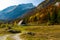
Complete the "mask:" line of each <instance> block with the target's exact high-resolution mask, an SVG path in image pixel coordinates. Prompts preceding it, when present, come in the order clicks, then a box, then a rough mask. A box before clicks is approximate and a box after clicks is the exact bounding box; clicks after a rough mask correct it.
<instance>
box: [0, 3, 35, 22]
mask: <svg viewBox="0 0 60 40" xmlns="http://www.w3.org/2000/svg"><path fill="white" fill-rule="evenodd" d="M34 7H35V6H34V5H33V4H32V3H28V4H21V5H17V6H11V7H8V8H6V9H4V10H3V11H2V12H1V13H0V14H1V16H0V20H7V21H10V20H15V19H17V18H18V17H21V16H22V15H23V14H25V13H26V12H29V11H30V10H31V9H32V8H34Z"/></svg>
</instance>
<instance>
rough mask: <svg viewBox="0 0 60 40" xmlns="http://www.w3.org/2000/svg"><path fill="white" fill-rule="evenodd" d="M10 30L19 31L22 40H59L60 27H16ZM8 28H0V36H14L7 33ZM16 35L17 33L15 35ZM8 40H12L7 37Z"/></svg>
mask: <svg viewBox="0 0 60 40" xmlns="http://www.w3.org/2000/svg"><path fill="white" fill-rule="evenodd" d="M11 29H12V30H16V31H21V35H19V37H20V38H21V39H23V40H60V25H51V26H17V25H14V26H12V27H11ZM7 30H9V28H8V27H3V28H2V27H1V28H0V36H2V34H3V35H6V34H14V35H15V33H11V32H8V31H7ZM17 34H18V33H17ZM7 38H8V40H12V39H11V36H10V37H7Z"/></svg>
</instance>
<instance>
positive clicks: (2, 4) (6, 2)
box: [0, 0, 44, 10]
mask: <svg viewBox="0 0 60 40" xmlns="http://www.w3.org/2000/svg"><path fill="white" fill-rule="evenodd" d="M42 1H44V0H0V10H3V9H5V8H7V7H9V6H13V5H18V4H27V3H33V5H35V6H37V5H38V4H39V3H41V2H42Z"/></svg>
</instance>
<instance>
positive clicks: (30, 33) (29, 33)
mask: <svg viewBox="0 0 60 40" xmlns="http://www.w3.org/2000/svg"><path fill="white" fill-rule="evenodd" d="M27 34H28V35H32V36H34V35H35V33H32V32H27Z"/></svg>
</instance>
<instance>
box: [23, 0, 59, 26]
mask: <svg viewBox="0 0 60 40" xmlns="http://www.w3.org/2000/svg"><path fill="white" fill-rule="evenodd" d="M59 2H60V1H59V0H49V1H43V2H42V3H41V4H39V5H38V6H37V7H36V8H35V9H34V11H31V12H29V13H31V14H32V15H31V16H29V17H28V18H25V19H24V21H25V22H26V23H27V24H35V25H36V24H60V21H59V20H60V3H59ZM56 4H58V5H56ZM33 12H34V13H33Z"/></svg>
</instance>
